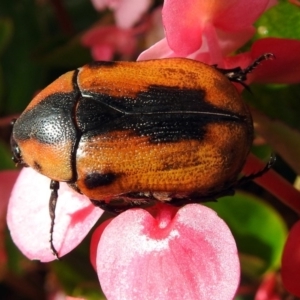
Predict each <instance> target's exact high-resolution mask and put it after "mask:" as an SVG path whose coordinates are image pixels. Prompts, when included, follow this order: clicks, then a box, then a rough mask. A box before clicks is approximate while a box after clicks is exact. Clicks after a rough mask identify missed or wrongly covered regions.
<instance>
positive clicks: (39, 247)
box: [8, 168, 240, 299]
mask: <svg viewBox="0 0 300 300" xmlns="http://www.w3.org/2000/svg"><path fill="white" fill-rule="evenodd" d="M49 183H50V180H49V179H47V178H46V177H44V176H42V175H40V174H38V173H36V172H35V171H33V170H32V169H30V168H26V169H24V170H23V171H22V172H21V175H20V177H19V178H18V180H17V182H16V184H15V187H14V189H13V192H12V195H11V199H10V203H9V208H8V226H9V229H10V232H11V235H12V238H13V240H14V242H15V243H16V244H17V246H18V247H19V248H20V250H21V251H22V252H23V253H24V254H25V255H26V256H27V257H29V258H30V259H39V260H41V261H44V262H46V261H51V260H53V259H55V258H54V256H53V254H52V253H51V250H50V247H49V228H50V217H49V212H48V199H49V194H50V191H49ZM177 210H178V209H175V208H174V207H171V206H169V205H166V204H161V205H158V206H157V207H155V208H152V209H151V210H150V213H149V212H147V211H146V210H143V209H131V210H129V211H126V212H124V213H122V214H120V215H119V216H117V217H115V218H114V219H112V220H109V221H106V222H105V223H103V224H102V225H101V226H100V227H99V228H97V230H96V231H95V233H94V235H93V238H92V244H91V260H92V262H93V265H94V266H95V269H96V270H97V273H98V276H99V280H100V282H101V285H102V287H103V290H104V292H105V294H106V296H107V298H108V299H140V296H141V294H142V295H143V299H153V298H159V299H171V298H172V299H182V298H188V299H231V298H233V296H234V294H235V291H236V289H237V287H238V284H239V276H240V270H239V259H238V253H237V249H236V245H235V241H234V238H233V236H232V234H231V232H230V230H229V229H228V227H227V225H226V224H225V223H224V221H222V220H221V219H220V218H219V217H218V216H217V215H216V213H215V212H214V211H212V210H211V209H209V208H206V207H204V206H202V205H198V204H191V205H187V206H185V207H184V208H181V209H179V210H178V211H177ZM101 214H102V211H101V210H100V209H99V208H96V207H94V206H93V205H92V204H91V202H90V201H89V200H88V199H87V198H86V197H84V196H81V195H79V194H77V193H75V192H73V191H72V190H70V189H69V188H68V187H67V186H66V185H65V184H61V187H60V190H59V199H58V206H57V209H56V219H55V228H54V244H55V247H56V248H57V250H58V252H59V255H61V256H62V255H65V254H66V253H67V252H69V251H71V250H72V249H73V248H74V247H76V246H77V244H79V243H80V242H81V240H82V239H83V237H84V236H85V235H86V234H87V233H88V231H89V230H90V229H91V228H92V226H93V225H94V223H95V222H96V221H97V220H98V218H99V217H100V215H101ZM120 229H122V230H120ZM224 249H226V251H224Z"/></svg>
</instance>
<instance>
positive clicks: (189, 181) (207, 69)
mask: <svg viewBox="0 0 300 300" xmlns="http://www.w3.org/2000/svg"><path fill="white" fill-rule="evenodd" d="M271 57H272V54H264V55H262V56H261V57H259V58H258V59H257V60H256V61H255V62H254V63H253V64H252V65H250V66H249V67H248V68H246V69H244V70H242V69H241V68H235V69H231V70H223V69H218V68H217V67H215V66H209V65H206V64H204V63H201V62H198V61H194V60H190V59H184V58H169V59H160V60H149V61H140V62H94V63H91V64H88V65H85V66H83V67H82V68H79V69H77V70H75V71H71V72H68V73H66V74H64V75H62V76H61V77H60V78H58V79H57V80H56V81H54V82H53V83H52V84H50V85H49V86H48V87H46V88H45V89H44V90H43V91H41V92H40V93H39V94H38V95H37V96H36V97H35V98H34V99H33V100H32V101H31V102H30V104H29V105H28V107H27V108H26V109H25V111H24V112H23V113H22V115H21V116H20V117H19V118H18V119H17V120H16V121H15V123H14V125H13V132H12V137H11V147H12V151H13V155H14V160H15V162H16V163H18V164H23V165H26V166H30V167H31V168H33V169H35V170H36V171H38V172H40V173H41V174H44V175H46V176H47V177H49V178H50V179H51V189H52V190H53V191H52V194H51V197H50V201H51V207H52V208H51V209H50V210H51V213H52V214H51V218H52V228H51V232H52V231H53V218H54V216H53V212H54V208H55V203H56V200H57V189H58V183H59V182H60V181H63V182H67V183H68V184H69V185H70V186H71V187H72V188H73V189H74V190H76V191H77V192H79V193H82V194H84V195H86V196H87V197H89V198H90V199H91V200H92V201H93V203H94V204H96V205H98V206H100V207H101V208H104V209H107V210H112V211H115V212H120V211H123V210H125V209H127V208H130V207H134V206H140V205H145V204H151V203H153V202H156V201H164V202H168V203H171V204H175V205H181V204H184V203H189V202H200V201H204V200H206V199H213V198H216V197H218V196H221V195H224V194H228V193H230V192H231V191H232V189H233V187H234V186H235V184H236V182H237V177H238V175H239V173H240V171H241V169H242V167H243V165H244V162H245V159H246V157H247V155H248V152H249V149H250V146H251V144H252V138H253V125H252V119H251V115H250V113H249V110H248V108H247V106H246V105H245V104H244V102H243V101H242V100H241V97H240V95H239V93H238V91H237V89H236V88H235V86H234V85H233V84H232V83H231V81H236V82H240V83H242V84H243V81H244V80H245V79H246V75H247V74H248V73H249V72H251V71H252V70H253V69H254V68H255V67H256V66H257V65H258V64H259V63H260V62H261V61H262V60H264V59H269V58H271ZM267 168H268V167H267ZM267 168H266V169H267ZM260 173H261V172H260ZM51 247H52V249H53V250H54V252H55V249H54V247H53V245H52V236H51Z"/></svg>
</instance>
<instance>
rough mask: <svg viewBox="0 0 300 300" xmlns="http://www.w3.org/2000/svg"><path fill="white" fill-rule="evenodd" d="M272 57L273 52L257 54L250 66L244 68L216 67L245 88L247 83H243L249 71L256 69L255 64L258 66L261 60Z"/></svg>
mask: <svg viewBox="0 0 300 300" xmlns="http://www.w3.org/2000/svg"><path fill="white" fill-rule="evenodd" d="M274 58H275V55H274V54H273V53H265V54H263V55H261V56H259V57H258V58H257V59H256V60H255V61H254V62H253V63H252V64H251V65H250V66H248V67H247V68H245V69H242V68H240V67H237V68H233V69H219V68H217V70H219V71H220V72H221V73H223V74H224V75H225V76H226V77H227V78H228V79H229V80H230V81H234V82H237V83H239V84H241V85H242V86H244V87H246V88H247V85H246V84H245V83H244V81H246V80H247V75H248V74H249V73H251V72H252V71H253V70H254V69H256V68H257V66H259V65H260V63H261V62H263V61H265V60H272V59H274Z"/></svg>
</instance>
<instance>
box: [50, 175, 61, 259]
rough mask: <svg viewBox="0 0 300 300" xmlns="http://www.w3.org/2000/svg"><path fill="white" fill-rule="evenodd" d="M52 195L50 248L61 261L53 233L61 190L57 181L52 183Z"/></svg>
mask: <svg viewBox="0 0 300 300" xmlns="http://www.w3.org/2000/svg"><path fill="white" fill-rule="evenodd" d="M50 189H51V195H50V200H49V213H50V218H51V226H50V240H49V242H50V248H51V250H52V252H53V255H54V256H55V257H56V258H57V259H59V256H58V252H57V250H56V249H55V247H54V245H53V232H54V224H55V208H56V203H57V198H58V189H59V182H58V181H55V180H51V183H50Z"/></svg>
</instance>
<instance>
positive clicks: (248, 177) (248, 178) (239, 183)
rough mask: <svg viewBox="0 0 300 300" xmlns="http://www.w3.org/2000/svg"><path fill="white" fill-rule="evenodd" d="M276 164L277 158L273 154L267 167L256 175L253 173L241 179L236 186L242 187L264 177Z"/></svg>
mask: <svg viewBox="0 0 300 300" xmlns="http://www.w3.org/2000/svg"><path fill="white" fill-rule="evenodd" d="M275 162H276V156H275V155H274V154H272V155H271V157H270V159H269V161H268V162H267V164H266V165H265V167H264V168H263V169H262V170H260V171H258V172H256V173H253V174H251V175H248V176H243V177H242V178H241V179H239V180H238V181H237V184H236V185H237V186H240V185H242V184H244V183H246V182H249V181H251V180H253V179H255V178H257V177H260V176H262V175H264V174H265V173H267V172H268V171H269V170H270V169H271V168H272V167H273V166H274V164H275Z"/></svg>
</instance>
